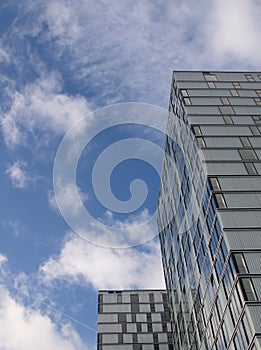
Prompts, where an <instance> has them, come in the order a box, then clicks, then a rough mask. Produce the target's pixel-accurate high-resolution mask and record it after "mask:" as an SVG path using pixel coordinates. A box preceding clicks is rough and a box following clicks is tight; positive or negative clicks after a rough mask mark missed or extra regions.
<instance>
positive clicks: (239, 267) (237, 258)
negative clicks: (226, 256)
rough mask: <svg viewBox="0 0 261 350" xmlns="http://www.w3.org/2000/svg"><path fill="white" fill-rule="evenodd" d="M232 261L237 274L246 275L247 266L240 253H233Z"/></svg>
mask: <svg viewBox="0 0 261 350" xmlns="http://www.w3.org/2000/svg"><path fill="white" fill-rule="evenodd" d="M233 260H234V264H235V267H236V271H237V273H247V272H248V270H247V266H246V262H245V258H244V256H243V254H242V253H234V254H233Z"/></svg>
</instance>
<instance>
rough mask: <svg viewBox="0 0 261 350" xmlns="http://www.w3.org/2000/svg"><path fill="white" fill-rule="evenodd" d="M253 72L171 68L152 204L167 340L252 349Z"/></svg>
mask: <svg viewBox="0 0 261 350" xmlns="http://www.w3.org/2000/svg"><path fill="white" fill-rule="evenodd" d="M260 134H261V73H256V72H255V73H253V72H252V73H251V72H249V73H248V72H246V73H242V72H174V73H173V81H172V87H171V94H170V104H169V116H168V126H167V138H166V145H165V158H164V161H163V170H162V179H161V188H160V195H159V207H158V226H159V232H160V241H161V250H162V261H163V267H164V274H165V280H166V286H167V290H168V293H169V301H170V307H171V317H172V323H173V333H174V335H173V339H174V349H182V350H186V349H193V350H194V349H195V350H196V349H216V350H223V349H231V350H232V349H233V350H239V349H240V350H241V349H251V350H258V349H261V136H260Z"/></svg>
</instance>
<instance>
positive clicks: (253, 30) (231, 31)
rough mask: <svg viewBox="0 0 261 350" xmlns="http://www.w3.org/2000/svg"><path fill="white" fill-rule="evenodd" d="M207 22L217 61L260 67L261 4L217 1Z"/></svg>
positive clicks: (208, 33)
mask: <svg viewBox="0 0 261 350" xmlns="http://www.w3.org/2000/svg"><path fill="white" fill-rule="evenodd" d="M210 9H211V11H210V14H209V17H208V18H207V21H206V34H207V40H208V42H209V44H210V48H212V50H213V59H214V62H215V63H217V60H218V62H223V63H226V62H227V63H230V62H231V61H234V62H240V61H241V62H244V64H249V63H250V64H252V65H253V66H257V67H258V65H259V66H260V57H261V47H260V31H261V23H260V16H259V14H260V12H261V3H260V2H259V1H255V0H247V1H246V0H230V1H226V0H216V1H214V2H213V4H212V7H210Z"/></svg>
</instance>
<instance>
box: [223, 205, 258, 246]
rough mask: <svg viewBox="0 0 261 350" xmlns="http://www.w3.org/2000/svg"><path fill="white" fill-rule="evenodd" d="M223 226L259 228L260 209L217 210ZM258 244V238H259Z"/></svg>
mask: <svg viewBox="0 0 261 350" xmlns="http://www.w3.org/2000/svg"><path fill="white" fill-rule="evenodd" d="M219 215H220V218H221V222H222V224H223V227H224V228H244V227H245V228H251V227H256V228H259V227H260V226H261V209H259V210H229V209H227V210H222V211H219ZM259 245H260V240H259Z"/></svg>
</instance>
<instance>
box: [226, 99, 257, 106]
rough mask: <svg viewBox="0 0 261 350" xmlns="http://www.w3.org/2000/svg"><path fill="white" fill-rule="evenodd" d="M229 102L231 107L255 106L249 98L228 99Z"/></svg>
mask: <svg viewBox="0 0 261 350" xmlns="http://www.w3.org/2000/svg"><path fill="white" fill-rule="evenodd" d="M229 102H230V104H231V105H232V106H245V105H248V106H256V103H255V101H254V100H253V98H251V97H250V98H249V97H240V98H238V97H230V98H229Z"/></svg>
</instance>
